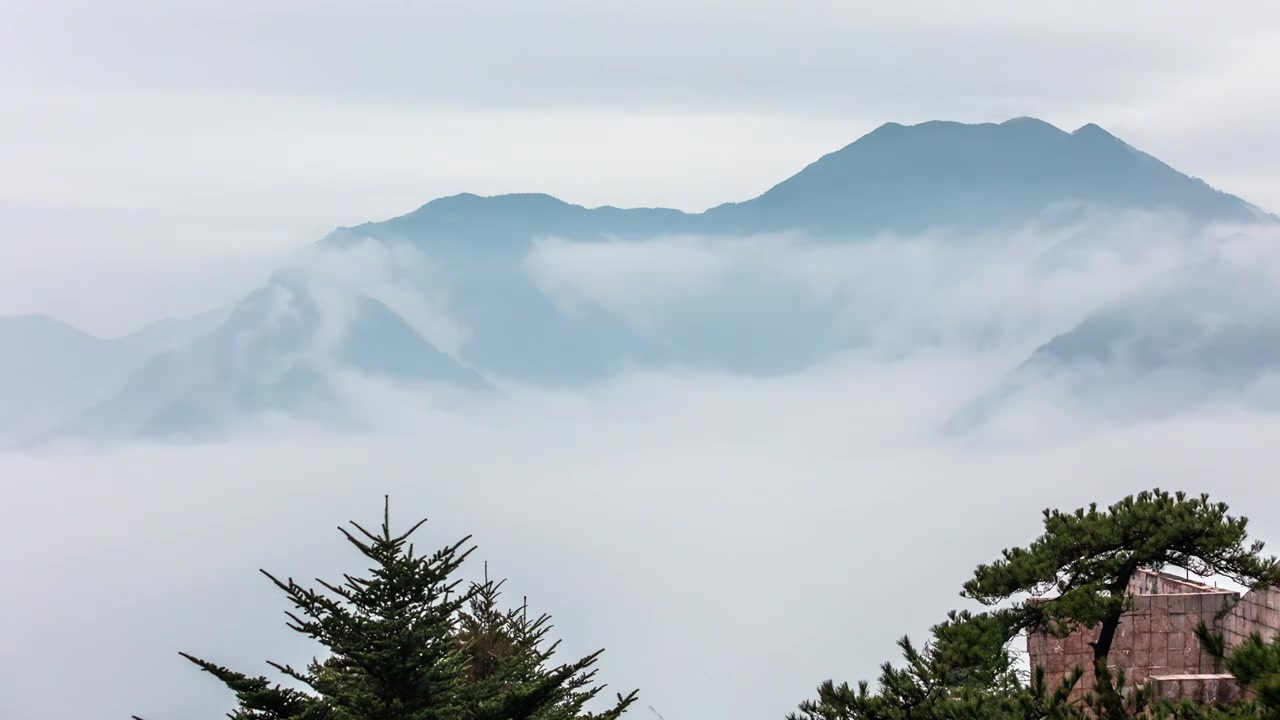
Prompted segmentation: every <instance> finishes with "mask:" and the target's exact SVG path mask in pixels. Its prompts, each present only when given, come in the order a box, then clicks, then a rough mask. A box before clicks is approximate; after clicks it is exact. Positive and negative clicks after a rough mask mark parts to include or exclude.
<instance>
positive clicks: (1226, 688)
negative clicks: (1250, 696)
mask: <svg viewBox="0 0 1280 720" xmlns="http://www.w3.org/2000/svg"><path fill="white" fill-rule="evenodd" d="M1148 682H1150V683H1151V684H1152V685H1153V686H1154V687H1155V696H1156V697H1160V698H1165V699H1168V700H1190V701H1191V702H1195V703H1229V702H1234V701H1236V700H1239V699H1240V698H1241V697H1242V696H1243V695H1244V688H1241V687H1240V684H1239V683H1237V682H1236V679H1235V677H1234V676H1232V675H1227V674H1215V675H1165V676H1163V677H1153V678H1151V679H1150V680H1149V681H1148Z"/></svg>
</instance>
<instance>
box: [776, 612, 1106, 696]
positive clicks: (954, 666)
mask: <svg viewBox="0 0 1280 720" xmlns="http://www.w3.org/2000/svg"><path fill="white" fill-rule="evenodd" d="M1012 627H1013V625H1012V624H1011V623H1010V622H1009V618H1008V617H1006V614H1005V613H1001V612H996V613H984V614H977V615H975V614H971V613H969V612H964V611H962V612H952V613H951V614H950V615H949V616H948V618H947V620H946V621H945V622H943V623H941V624H939V625H937V626H935V627H934V628H933V630H932V633H931V639H930V641H929V642H928V643H927V644H926V645H925V646H924V647H923V648H917V647H916V645H915V644H914V643H912V642H911V640H910V638H906V637H904V638H902V639H901V640H899V641H898V646H899V647H900V648H901V650H902V657H903V661H904V663H903V665H902V667H897V666H894V665H893V664H892V663H885V664H884V665H882V666H881V674H880V679H879V686H878V687H877V688H876V690H875V691H874V692H872V690H871V685H870V683H868V682H866V681H863V682H860V683H858V687H857V689H856V690H855V689H854V688H852V687H850V686H849V684H848V683H842V684H840V685H836V684H835V683H834V682H833V681H831V680H828V681H826V682H824V683H823V684H822V685H820V686H819V687H818V697H817V699H815V700H810V701H806V702H804V703H801V705H800V708H799V711H798V712H795V713H792V714H791V715H789V716H788V720H1030V719H1031V718H1037V719H1044V720H1083V718H1084V715H1083V713H1082V712H1081V711H1080V709H1079V708H1076V707H1073V706H1072V705H1070V704H1069V703H1068V695H1069V693H1070V691H1071V685H1072V683H1073V682H1074V678H1071V679H1068V681H1067V682H1065V683H1063V685H1062V686H1061V687H1058V688H1052V689H1050V688H1049V687H1048V686H1047V685H1046V684H1045V682H1044V672H1043V670H1041V671H1039V672H1037V673H1035V674H1033V675H1032V676H1031V677H1030V679H1029V682H1024V681H1023V678H1022V677H1020V676H1019V674H1018V672H1017V671H1016V670H1015V667H1014V662H1013V658H1012V656H1011V653H1010V642H1011V641H1012V639H1013V634H1011V628H1012Z"/></svg>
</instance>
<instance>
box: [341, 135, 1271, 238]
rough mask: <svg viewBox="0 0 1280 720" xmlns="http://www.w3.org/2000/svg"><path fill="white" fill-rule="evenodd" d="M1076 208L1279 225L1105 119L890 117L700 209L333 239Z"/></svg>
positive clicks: (418, 219) (464, 220) (448, 210)
mask: <svg viewBox="0 0 1280 720" xmlns="http://www.w3.org/2000/svg"><path fill="white" fill-rule="evenodd" d="M1076 206H1091V207H1095V208H1102V209H1115V210H1151V211H1174V212H1178V213H1182V214H1184V215H1186V216H1187V217H1188V218H1189V219H1190V220H1192V221H1198V222H1213V221H1219V222H1257V221H1269V222H1274V221H1276V218H1275V217H1274V216H1271V215H1268V214H1267V213H1265V212H1263V211H1262V210H1260V209H1258V208H1257V207H1254V206H1253V205H1250V204H1249V203H1247V202H1245V201H1244V200H1241V199H1240V198H1238V197H1236V196H1234V195H1229V194H1227V193H1224V192H1221V191H1219V190H1216V189H1214V188H1212V187H1210V186H1209V185H1208V184H1206V183H1204V182H1203V181H1201V180H1199V179H1196V178H1192V177H1188V176H1187V175H1184V174H1182V173H1180V172H1178V171H1177V170H1174V169H1173V168H1171V167H1169V166H1168V165H1166V164H1164V163H1162V162H1160V161H1159V160H1157V159H1155V158H1154V157H1152V156H1150V155H1148V154H1146V153H1143V152H1141V151H1139V150H1136V149H1134V148H1133V147H1131V146H1130V145H1128V144H1127V143H1125V142H1123V141H1122V140H1120V139H1118V138H1116V137H1115V136H1113V135H1111V134H1110V133H1108V132H1107V131H1105V130H1103V129H1102V128H1100V127H1098V126H1097V125H1093V124H1089V125H1085V126H1084V127H1081V128H1080V129H1078V130H1076V131H1075V132H1071V133H1068V132H1064V131H1062V130H1059V129H1058V128H1056V127H1054V126H1053V125H1050V124H1049V123H1046V122H1043V121H1041V120H1036V119H1034V118H1015V119H1013V120H1009V121H1006V122H1003V123H999V124H995V123H983V124H962V123H955V122H942V121H934V122H926V123H922V124H919V125H911V126H905V125H899V124H897V123H887V124H885V125H882V126H880V127H879V128H877V129H876V130H874V131H872V132H870V133H868V134H867V135H864V136H863V137H861V138H859V139H858V140H857V141H855V142H853V143H851V144H849V145H847V146H846V147H844V148H841V149H840V150H837V151H836V152H833V153H830V154H828V155H825V156H823V157H822V158H820V159H818V160H817V161H816V162H814V163H812V164H811V165H809V166H808V167H806V168H804V169H803V170H801V171H800V172H799V173H797V174H795V175H793V176H792V177H790V178H787V179H786V180H784V181H782V182H780V183H778V184H777V185H775V186H774V187H772V188H770V189H769V190H768V191H766V192H765V193H764V194H762V195H760V196H759V197H756V198H753V199H751V200H747V201H744V202H737V203H726V204H724V205H719V206H717V207H714V208H711V209H709V210H707V211H706V212H703V213H699V214H693V213H683V212H680V211H678V210H667V209H654V208H639V209H627V210H624V209H619V208H614V207H599V208H586V207H583V206H580V205H572V204H569V203H566V202H564V201H561V200H558V199H556V198H553V197H551V196H549V195H541V194H515V195H498V196H493V197H480V196H476V195H471V194H461V195H454V196H451V197H445V198H440V199H437V200H433V201H431V202H429V203H427V204H426V205H423V206H422V207H420V208H418V209H417V210H415V211H413V212H411V213H409V214H407V215H403V216H400V217H397V218H393V219H391V220H387V221H384V222H377V223H365V224H363V225H358V226H355V227H351V228H341V229H339V230H337V231H335V232H334V233H332V234H331V235H330V236H329V237H327V238H326V239H325V240H324V241H323V242H325V243H333V244H341V243H343V242H349V241H352V240H357V239H361V238H365V237H372V238H376V239H380V240H385V241H407V242H413V243H416V244H420V245H423V246H424V247H429V248H431V249H432V250H433V251H438V252H441V253H445V254H448V253H456V252H464V253H472V252H502V251H507V252H519V251H521V250H523V249H524V247H525V246H526V245H527V244H528V242H529V240H530V239H531V238H534V237H538V236H547V235H552V236H558V237H563V238H568V239H575V240H593V239H600V238H605V237H617V238H624V239H625V238H646V237H653V236H656V235H669V234H679V233H689V232H697V233H710V234H744V233H764V232H778V231H784V230H807V231H810V232H813V233H816V234H820V235H832V236H835V237H836V238H837V239H846V240H847V239H854V238H856V237H861V236H868V235H873V234H876V233H882V232H897V233H917V232H921V231H924V230H929V229H933V228H951V229H959V230H967V229H974V228H982V229H990V230H994V229H999V228H1003V227H1008V226H1011V225H1020V224H1023V223H1026V222H1028V221H1031V220H1034V219H1037V218H1039V217H1041V215H1042V214H1043V213H1044V212H1045V211H1046V210H1053V209H1055V208H1064V209H1070V208H1072V207H1076Z"/></svg>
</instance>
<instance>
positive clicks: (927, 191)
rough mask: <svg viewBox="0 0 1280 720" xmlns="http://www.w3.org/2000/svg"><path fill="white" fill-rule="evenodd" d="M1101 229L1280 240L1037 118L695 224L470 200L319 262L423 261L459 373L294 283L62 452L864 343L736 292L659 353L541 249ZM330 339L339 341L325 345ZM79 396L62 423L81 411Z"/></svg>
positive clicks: (269, 290) (851, 170) (177, 353)
mask: <svg viewBox="0 0 1280 720" xmlns="http://www.w3.org/2000/svg"><path fill="white" fill-rule="evenodd" d="M1096 211H1100V212H1104V213H1106V212H1116V213H1123V212H1129V211H1142V212H1156V213H1158V212H1170V213H1174V214H1176V215H1178V216H1180V217H1183V218H1185V219H1186V221H1187V223H1188V224H1189V225H1190V226H1192V227H1195V226H1204V225H1208V224H1212V223H1228V224H1251V223H1276V222H1280V220H1278V219H1277V218H1276V217H1275V216H1273V215H1269V214H1267V213H1265V212H1263V211H1261V210H1259V209H1258V208H1256V207H1254V206H1253V205H1251V204H1249V203H1247V202H1245V201H1244V200H1242V199H1240V198H1239V197H1236V196H1234V195H1230V194H1227V193H1224V192H1221V191H1219V190H1216V189H1214V188H1212V187H1210V186H1209V185H1207V184H1206V183H1204V182H1202V181H1200V180H1198V179H1195V178H1192V177H1189V176H1187V175H1185V174H1183V173H1180V172H1178V171H1177V170H1174V169H1173V168H1171V167H1169V166H1168V165H1166V164H1164V163H1162V162H1160V161H1159V160H1157V159H1155V158H1153V157H1151V156H1150V155H1147V154H1146V153H1143V152H1141V151H1139V150H1136V149H1135V148H1133V147H1131V146H1130V145H1128V144H1127V143H1125V142H1123V141H1121V140H1119V139H1118V138H1116V137H1114V136H1113V135H1111V134H1110V133H1108V132H1106V131H1105V130H1103V129H1102V128H1100V127H1098V126H1096V125H1092V124H1090V125H1085V126H1083V127H1081V128H1079V129H1077V130H1076V131H1074V132H1070V133H1068V132H1065V131H1063V130H1060V129H1058V128H1056V127H1054V126H1053V125H1050V124H1048V123H1045V122H1043V121H1040V120H1036V119H1033V118H1015V119H1013V120H1009V121H1006V122H1003V123H998V124H997V123H984V124H976V125H967V124H961V123H953V122H941V121H936V122H927V123H921V124H919V125H912V126H905V125H900V124H896V123H887V124H885V125H882V126H881V127H879V128H877V129H876V130H874V131H873V132H871V133H868V134H867V135H865V136H863V137H861V138H859V139H858V140H856V141H854V142H853V143H850V144H849V145H847V146H845V147H843V148H841V149H839V150H837V151H835V152H832V153H829V154H827V155H825V156H823V157H821V158H819V159H818V160H816V161H815V162H813V163H811V164H810V165H808V166H807V167H805V168H804V169H803V170H801V171H800V172H798V173H796V174H795V175H793V176H791V177H790V178H787V179H785V180H784V181H782V182H780V183H778V184H777V185H775V186H774V187H772V188H770V189H769V190H768V191H766V192H765V193H763V194H761V195H760V196H758V197H756V198H752V199H749V200H746V201H742V202H735V203H726V204H723V205H719V206H716V207H713V208H710V209H708V210H706V211H705V212H702V213H686V212H682V211H679V210H671V209H663V208H637V209H621V208H616V207H609V206H606V207H596V208H587V207H583V206H580V205H573V204H570V203H567V202H564V201H562V200H559V199H557V198H554V197H551V196H549V195H544V194H536V193H528V194H510V195H499V196H493V197H481V196H477V195H473V194H469V193H463V194H459V195H453V196H449V197H443V198H438V199H435V200H432V201H431V202H428V203H426V204H425V205H423V206H421V207H419V208H418V209H416V210H414V211H413V212H410V213H408V214H405V215H402V216H399V217H395V218H392V219H389V220H385V221H382V222H370V223H364V224H361V225H356V226H353V227H347V228H339V229H337V230H335V231H333V232H332V233H330V234H329V235H327V236H326V237H325V238H323V239H321V240H320V241H319V245H320V247H322V248H325V247H343V246H348V245H352V244H354V243H358V242H367V241H374V242H377V243H382V244H384V245H387V246H393V245H397V244H401V243H406V244H409V245H412V246H413V247H414V248H417V249H420V250H422V251H424V252H425V253H426V254H427V255H428V256H429V257H430V259H431V260H432V261H433V262H434V263H437V264H439V265H440V267H441V268H442V269H443V270H444V271H446V272H447V273H448V284H449V286H450V296H449V300H448V311H449V313H450V315H451V316H452V317H454V318H456V319H457V321H458V322H459V323H460V324H461V325H462V326H465V327H466V328H468V330H469V334H468V337H467V338H465V340H464V341H463V342H462V343H461V345H460V347H458V348H457V349H456V350H454V351H453V352H451V353H450V354H445V353H443V352H441V351H440V350H439V349H438V348H436V347H435V346H434V345H432V343H430V342H428V341H427V340H425V339H424V338H422V337H421V336H420V335H418V334H417V332H416V331H415V330H414V329H413V328H412V327H411V326H410V325H409V324H407V323H406V322H404V321H403V319H402V318H400V317H399V316H398V315H397V314H396V312H395V311H394V310H392V309H391V308H390V307H388V306H386V305H384V304H382V303H380V302H378V301H376V300H373V299H372V298H370V297H354V298H350V297H349V298H346V299H345V300H344V301H343V303H345V304H344V305H343V307H345V308H346V309H345V310H342V311H341V312H342V314H343V317H344V322H345V323H346V324H345V325H344V326H343V327H342V328H341V329H340V330H336V331H335V330H333V329H332V328H328V324H329V323H328V322H327V319H326V316H325V312H328V310H323V311H322V306H324V304H323V303H320V302H319V300H318V295H317V294H316V293H317V292H320V291H321V290H322V289H320V288H315V287H312V286H310V285H309V284H308V283H307V282H306V281H305V279H304V280H298V279H297V278H295V277H293V276H291V275H290V274H289V273H287V272H286V273H283V274H278V275H277V277H275V278H273V279H272V281H271V282H270V283H269V284H268V285H267V287H265V288H263V289H261V290H259V291H255V293H253V294H251V295H250V296H248V297H246V298H244V299H243V300H242V301H241V302H240V303H238V304H237V305H236V307H235V308H233V309H232V310H231V312H230V314H229V315H228V316H226V317H225V318H224V319H222V320H221V321H220V323H219V324H218V325H217V326H216V327H213V328H209V329H207V330H206V331H204V332H203V333H202V334H201V335H200V336H199V337H197V338H192V339H191V340H190V342H186V343H185V344H183V345H182V346H181V347H176V348H169V349H166V350H165V351H164V352H161V353H154V354H153V356H152V357H150V359H149V360H148V361H147V362H145V363H138V364H137V366H136V367H135V368H134V369H133V370H132V374H131V375H130V376H129V377H128V378H127V382H126V381H123V380H121V381H119V385H120V387H121V389H120V391H119V392H118V393H116V394H115V395H114V396H113V397H110V398H107V399H101V398H97V397H96V396H95V399H94V400H93V402H88V401H87V400H85V399H84V398H81V399H80V400H79V402H80V407H79V408H78V411H79V412H78V413H73V414H72V415H68V416H67V417H66V418H65V422H64V423H62V425H61V428H62V430H61V431H60V432H64V433H66V434H71V435H81V434H90V435H95V434H103V433H105V434H108V435H112V436H125V437H127V436H130V435H135V434H142V435H159V436H170V435H175V434H177V435H186V434H190V433H199V432H203V431H205V430H208V429H216V428H217V427H218V426H219V425H221V424H225V423H228V422H232V421H234V418H235V417H239V416H241V415H243V414H252V413H255V412H260V411H273V412H276V411H281V412H293V411H300V409H311V410H315V409H319V410H320V411H322V412H329V411H333V412H336V413H339V414H340V413H341V409H340V408H337V409H335V407H336V406H335V403H336V401H335V399H334V397H333V395H332V392H331V387H330V384H329V382H328V381H327V379H326V373H328V372H332V371H335V370H349V371H354V372H358V373H363V374H369V375H373V376H377V377H384V378H388V379H393V380H401V379H411V380H413V381H423V382H429V383H439V384H444V385H449V386H457V387H469V388H483V387H488V386H489V383H488V382H487V380H486V378H489V379H511V380H516V381H521V382H528V383H551V384H573V383H580V382H584V381H589V380H595V379H600V378H604V377H608V376H610V375H612V374H615V373H617V372H620V371H622V370H624V369H627V368H632V367H687V368H696V369H705V370H715V371H727V372H735V373H747V374H765V375H772V374H779V373H787V372H793V371H796V370H799V369H802V368H804V367H806V366H808V365H810V364H812V363H813V362H816V361H818V360H820V359H821V358H823V357H825V356H827V355H829V354H831V353H833V352H837V351H839V350H841V349H845V348H848V347H850V344H851V343H855V342H857V340H856V339H853V338H851V337H850V336H848V335H847V334H844V335H842V334H841V333H839V332H835V331H833V329H832V326H831V318H830V314H831V312H833V311H832V310H831V309H830V308H827V307H824V306H822V305H821V304H815V301H814V300H812V299H811V298H807V297H805V296H804V295H803V293H797V292H791V291H781V292H779V291H777V289H776V288H774V287H772V286H771V285H770V283H769V281H768V280H767V279H761V278H747V279H746V280H742V281H741V282H739V283H738V284H737V285H735V286H734V287H732V288H730V289H729V290H727V291H725V293H723V294H722V296H720V297H719V299H718V300H717V301H715V302H710V303H707V302H703V303H701V304H699V302H698V301H688V302H686V303H685V304H684V305H682V306H680V308H679V312H677V313H675V316H674V319H673V320H672V321H671V322H672V323H674V324H673V325H672V326H671V327H670V328H668V330H669V334H668V336H667V337H662V338H655V337H653V336H651V335H647V334H646V333H644V332H642V331H640V330H638V329H637V328H635V327H632V326H631V325H629V324H628V323H626V322H625V321H623V320H622V319H621V318H619V317H617V316H616V315H613V314H611V313H610V312H609V311H607V310H605V309H603V308H598V307H585V308H579V309H578V310H577V311H576V312H574V313H566V312H565V311H564V309H563V308H562V307H560V306H559V305H558V304H557V301H556V299H555V298H552V297H549V296H548V294H547V292H546V291H545V289H544V288H542V287H539V286H538V284H537V283H536V282H535V280H534V279H533V278H531V277H530V273H529V271H528V268H527V267H526V266H525V260H526V258H527V256H528V254H529V252H530V250H531V248H533V247H534V243H535V242H536V241H537V240H538V239H540V238H548V237H554V238H557V239H559V240H564V241H575V242H597V241H603V240H621V241H633V240H641V239H649V238H656V237H664V236H678V235H708V236H731V237H737V236H748V235H758V234H768V233H777V232H791V231H798V232H800V233H803V234H804V235H805V236H807V237H810V238H813V239H814V241H815V242H820V243H856V242H860V241H863V240H866V239H870V238H874V237H877V236H883V235H890V236H910V235H914V234H918V233H923V232H926V231H930V230H946V231H953V233H954V234H956V235H962V234H963V233H965V232H971V231H979V232H985V233H992V232H1000V231H1005V230H1013V229H1017V228H1020V227H1023V226H1026V225H1027V224H1028V223H1033V222H1034V223H1042V224H1044V223H1048V224H1050V225H1052V224H1053V223H1059V224H1062V225H1070V224H1071V223H1073V222H1076V221H1077V220H1078V218H1079V214H1080V213H1082V212H1096ZM768 293H778V294H772V295H770V294H768ZM281 298H287V299H288V304H290V307H292V308H293V310H292V311H291V312H293V313H294V314H292V315H289V314H286V315H280V314H279V310H280V308H279V307H277V306H276V305H275V304H274V303H275V302H276V301H278V300H280V299H281ZM268 299H271V301H270V302H268V301H267V300H268ZM285 317H287V318H289V319H287V321H281V318H285ZM2 327H3V325H2V323H0V328H2ZM330 332H336V333H337V334H336V335H335V336H334V337H332V338H329V337H327V335H326V333H330ZM0 337H2V336H0ZM246 338H252V340H251V341H250V340H246ZM75 344H76V343H75V342H72V341H68V343H67V344H66V347H68V348H70V347H71V345H75ZM58 345H59V344H58V343H50V347H55V346H58ZM303 347H305V348H307V352H306V353H302V352H301V350H300V348H303ZM50 352H54V351H53V350H50ZM56 354H59V355H60V357H59V358H58V359H57V361H56V362H52V363H51V366H55V365H57V362H63V363H64V364H65V363H70V364H71V366H73V367H72V369H71V370H68V371H67V372H66V373H64V375H66V374H70V375H75V374H76V370H75V369H74V366H75V364H76V363H77V362H79V363H81V364H92V363H93V362H94V358H93V357H92V355H93V353H92V352H89V351H87V350H84V349H79V350H76V349H72V350H69V351H67V352H62V351H57V353H56ZM130 362H133V361H130ZM39 364H40V363H37V365H39ZM59 377H62V376H59ZM59 382H61V381H60V380H53V381H51V383H50V384H48V385H49V386H51V387H56V386H57V385H58V383H59ZM64 394H65V393H64ZM71 395H74V393H70V394H67V396H68V398H69V399H65V398H64V400H65V402H63V403H62V405H60V406H59V407H60V408H63V410H61V412H66V410H65V408H67V407H70V406H73V405H75V404H76V402H77V401H76V400H75V398H74V397H71ZM2 429H3V428H0V430H2ZM54 434H55V435H57V434H58V433H54ZM2 436H3V435H2V433H0V437H2Z"/></svg>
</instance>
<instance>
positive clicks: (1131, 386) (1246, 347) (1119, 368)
mask: <svg viewBox="0 0 1280 720" xmlns="http://www.w3.org/2000/svg"><path fill="white" fill-rule="evenodd" d="M1269 378H1274V379H1277V380H1280V288H1277V287H1276V285H1275V283H1274V281H1273V280H1272V278H1271V277H1270V276H1269V275H1267V274H1266V272H1264V271H1254V270H1248V269H1241V268H1238V267H1226V266H1225V265H1223V264H1221V263H1203V264H1198V265H1195V266H1193V267H1188V268H1184V269H1183V270H1181V271H1180V272H1178V273H1176V274H1175V276H1174V277H1171V278H1166V279H1165V280H1164V281H1163V282H1162V283H1160V284H1159V285H1158V286H1156V287H1152V288H1150V289H1148V290H1147V291H1144V292H1140V293H1136V294H1134V295H1132V296H1130V297H1127V298H1125V299H1123V300H1120V301H1117V302H1114V303H1110V304H1108V305H1106V306H1104V307H1102V308H1100V309H1098V310H1097V311H1095V312H1093V313H1091V314H1090V315H1089V316H1087V317H1085V318H1084V319H1083V320H1082V321H1081V322H1080V323H1079V324H1077V325H1076V326H1075V327H1074V328H1072V329H1071V330H1069V331H1067V332H1065V333H1062V334H1060V335H1057V336H1055V337H1053V338H1051V339H1050V340H1048V341H1047V342H1045V343H1044V344H1042V345H1041V346H1039V347H1038V348H1036V350H1035V351H1034V352H1033V353H1032V354H1031V355H1030V357H1028V358H1027V360H1026V361H1025V362H1023V363H1022V364H1021V365H1020V366H1019V367H1018V368H1016V369H1015V370H1014V371H1013V372H1012V373H1010V374H1009V376H1008V377H1006V378H1005V379H1004V380H1003V381H1002V382H1001V383H999V384H998V385H997V386H996V387H994V388H992V389H991V390H990V391H989V392H988V393H986V394H984V395H983V396H981V397H979V398H977V399H976V400H975V401H974V402H973V403H971V404H970V405H969V406H967V407H965V408H963V409H962V411H961V412H960V413H958V414H957V415H956V417H955V418H954V419H953V420H952V422H951V428H952V429H955V430H966V429H972V428H975V427H978V426H980V425H982V424H983V423H984V422H986V421H987V420H989V419H990V418H992V417H994V416H996V415H997V414H999V413H1000V412H1002V411H1003V410H1004V409H1005V408H1007V407H1009V406H1010V405H1012V404H1014V403H1017V402H1018V401H1019V400H1023V399H1026V398H1027V397H1028V396H1032V395H1034V394H1035V393H1038V392H1043V391H1045V390H1046V389H1048V390H1051V391H1052V392H1055V393H1056V395H1055V396H1054V397H1055V398H1057V400H1058V402H1069V403H1071V404H1072V405H1073V406H1074V409H1083V410H1087V411H1091V412H1094V413H1097V414H1100V415H1104V416H1108V417H1110V418H1112V419H1115V420H1120V421H1134V420H1148V419H1153V418H1159V417H1165V416H1170V415H1174V414H1176V413H1179V412H1182V411H1185V410H1187V409H1189V408H1191V407H1195V406H1198V405H1201V404H1203V403H1206V402H1212V401H1214V400H1218V399H1222V398H1225V397H1229V396H1235V398H1236V399H1237V400H1246V401H1251V402H1252V401H1256V402H1258V403H1261V404H1264V405H1266V404H1274V402H1275V401H1276V400H1277V399H1280V398H1272V397H1265V396H1264V394H1259V393H1255V392H1254V390H1255V388H1257V386H1258V384H1259V383H1262V382H1265V381H1266V380H1268V379H1269ZM1249 396H1252V397H1249Z"/></svg>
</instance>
